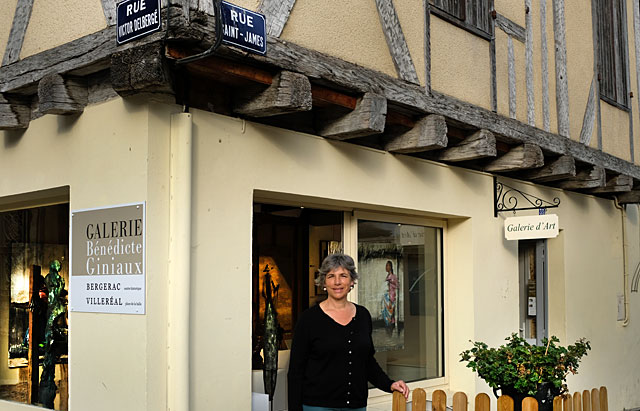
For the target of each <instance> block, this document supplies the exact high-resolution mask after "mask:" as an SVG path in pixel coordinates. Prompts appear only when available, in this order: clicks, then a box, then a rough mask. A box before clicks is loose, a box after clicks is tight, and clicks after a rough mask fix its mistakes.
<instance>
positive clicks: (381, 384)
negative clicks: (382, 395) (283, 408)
mask: <svg viewBox="0 0 640 411" xmlns="http://www.w3.org/2000/svg"><path fill="white" fill-rule="evenodd" d="M371 329H372V327H371V315H370V314H369V311H367V309H366V308H364V307H363V306H360V305H357V304H356V316H355V317H354V318H353V319H352V320H351V322H350V323H349V324H347V325H340V324H338V323H337V322H335V321H334V320H333V319H332V318H331V317H329V316H328V315H327V314H326V313H325V312H324V311H322V309H321V308H320V306H319V305H315V306H313V307H311V308H309V309H308V310H306V311H305V312H304V313H302V315H301V316H300V319H299V320H298V323H297V325H296V328H295V332H294V336H293V346H292V347H291V357H290V361H289V373H288V374H287V379H288V384H289V386H288V398H289V411H301V410H302V404H305V405H312V406H316V407H335V408H340V407H344V408H361V407H366V406H367V395H368V387H367V380H368V381H370V382H371V383H372V384H373V385H375V386H376V387H377V388H380V389H381V390H383V391H386V392H391V384H392V383H393V381H391V380H390V379H389V377H387V375H386V374H385V373H384V371H382V369H381V368H380V366H379V365H378V363H377V362H376V359H375V358H374V357H373V355H374V354H375V349H374V348H373V340H372V339H371Z"/></svg>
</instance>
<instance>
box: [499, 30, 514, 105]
mask: <svg viewBox="0 0 640 411" xmlns="http://www.w3.org/2000/svg"><path fill="white" fill-rule="evenodd" d="M495 39H496V92H497V93H496V97H497V103H498V114H500V115H502V116H505V117H509V50H508V36H507V34H506V33H505V32H503V31H502V30H500V29H496V33H495ZM516 92H517V83H516Z"/></svg>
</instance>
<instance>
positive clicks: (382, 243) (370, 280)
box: [358, 220, 444, 381]
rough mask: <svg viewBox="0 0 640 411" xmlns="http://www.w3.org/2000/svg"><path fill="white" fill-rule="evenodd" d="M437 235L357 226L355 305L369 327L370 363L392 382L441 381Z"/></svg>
mask: <svg viewBox="0 0 640 411" xmlns="http://www.w3.org/2000/svg"><path fill="white" fill-rule="evenodd" d="M441 235H442V230H441V229H439V228H435V227H424V226H417V225H409V224H398V223H391V222H379V221H367V220H359V221H358V272H359V273H360V280H359V281H358V304H361V305H364V306H365V307H367V309H368V310H369V312H370V313H371V317H372V321H373V343H374V346H375V348H376V359H377V360H378V363H380V365H381V366H382V367H383V369H385V371H386V372H387V373H388V374H389V376H390V377H391V378H392V379H402V380H405V381H416V380H422V379H427V378H436V377H442V376H443V375H444V374H443V370H442V357H443V355H442V330H441V323H442V311H443V310H442V304H443V302H442V298H441V290H442V286H441V279H442V274H441V262H440V258H441V257H440V249H441Z"/></svg>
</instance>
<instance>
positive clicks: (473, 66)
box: [430, 15, 491, 110]
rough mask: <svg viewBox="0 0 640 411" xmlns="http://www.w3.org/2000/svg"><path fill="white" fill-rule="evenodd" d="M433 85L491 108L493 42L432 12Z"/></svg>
mask: <svg viewBox="0 0 640 411" xmlns="http://www.w3.org/2000/svg"><path fill="white" fill-rule="evenodd" d="M430 23H431V24H430V28H431V87H432V88H433V89H434V90H436V91H439V92H441V93H444V94H448V95H450V96H453V97H456V98H458V99H460V100H463V101H467V102H469V103H472V104H475V105H478V106H480V107H484V108H486V109H489V110H491V64H490V56H489V42H488V41H487V40H484V39H482V38H480V37H478V36H476V35H473V34H470V33H468V32H467V31H465V30H462V29H460V28H458V27H456V26H454V25H453V24H451V23H448V22H446V21H444V20H442V19H440V18H438V17H436V16H435V15H431V22H430Z"/></svg>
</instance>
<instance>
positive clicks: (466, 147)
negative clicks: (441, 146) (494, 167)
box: [436, 130, 498, 162]
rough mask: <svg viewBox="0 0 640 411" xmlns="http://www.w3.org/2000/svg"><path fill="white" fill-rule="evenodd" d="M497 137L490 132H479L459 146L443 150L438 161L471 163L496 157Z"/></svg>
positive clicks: (438, 156)
mask: <svg viewBox="0 0 640 411" xmlns="http://www.w3.org/2000/svg"><path fill="white" fill-rule="evenodd" d="M497 153H498V151H497V149H496V137H495V136H494V135H493V133H492V132H490V131H488V130H478V131H476V132H475V133H473V134H471V135H470V136H468V137H466V138H465V139H464V140H462V141H461V142H459V143H458V144H456V145H454V146H452V147H449V148H447V149H446V150H442V151H441V152H439V153H438V155H437V157H436V159H437V160H440V161H451V162H458V161H470V160H476V159H479V158H485V157H495V156H496V155H497Z"/></svg>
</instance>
